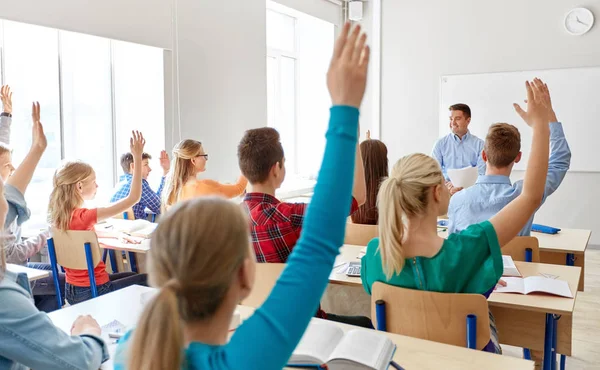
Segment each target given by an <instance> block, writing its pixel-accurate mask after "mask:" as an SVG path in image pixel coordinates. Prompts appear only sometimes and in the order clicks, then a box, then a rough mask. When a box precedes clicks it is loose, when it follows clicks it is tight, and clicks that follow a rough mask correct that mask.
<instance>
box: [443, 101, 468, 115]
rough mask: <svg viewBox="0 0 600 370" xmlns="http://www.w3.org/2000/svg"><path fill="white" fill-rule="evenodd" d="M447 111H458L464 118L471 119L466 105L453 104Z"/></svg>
mask: <svg viewBox="0 0 600 370" xmlns="http://www.w3.org/2000/svg"><path fill="white" fill-rule="evenodd" d="M448 110H449V111H453V110H458V111H461V112H463V113H464V115H465V118H470V117H471V108H470V107H469V106H468V105H466V104H462V103H460V104H454V105H451V106H450V108H448Z"/></svg>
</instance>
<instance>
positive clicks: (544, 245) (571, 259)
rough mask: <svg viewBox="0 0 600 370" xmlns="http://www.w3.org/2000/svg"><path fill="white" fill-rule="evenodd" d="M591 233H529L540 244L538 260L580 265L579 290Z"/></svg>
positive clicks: (582, 282) (582, 283) (572, 231)
mask: <svg viewBox="0 0 600 370" xmlns="http://www.w3.org/2000/svg"><path fill="white" fill-rule="evenodd" d="M438 234H439V235H440V236H441V237H443V238H447V237H448V231H439V232H438ZM591 235H592V231H591V230H582V229H561V231H560V232H559V233H558V234H554V235H551V234H544V233H536V232H532V233H531V236H535V237H536V238H537V239H538V241H539V244H540V262H542V263H549V264H553V265H569V266H579V267H581V270H582V271H581V279H580V280H579V285H578V288H577V289H578V290H579V291H581V292H583V287H584V272H585V268H584V267H585V250H586V249H587V246H588V242H589V240H590V236H591Z"/></svg>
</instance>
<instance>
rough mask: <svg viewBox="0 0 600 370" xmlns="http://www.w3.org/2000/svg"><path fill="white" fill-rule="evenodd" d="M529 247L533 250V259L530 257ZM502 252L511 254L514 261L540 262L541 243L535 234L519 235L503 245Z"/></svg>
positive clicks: (506, 254)
mask: <svg viewBox="0 0 600 370" xmlns="http://www.w3.org/2000/svg"><path fill="white" fill-rule="evenodd" d="M528 249H530V250H531V259H529V258H528V251H527V250H528ZM502 254H503V255H505V256H511V257H512V259H513V260H514V261H522V262H536V263H539V262H540V244H539V242H538V240H537V238H536V237H534V236H517V237H515V238H514V239H513V240H511V241H510V242H509V243H508V244H506V245H505V246H504V247H502Z"/></svg>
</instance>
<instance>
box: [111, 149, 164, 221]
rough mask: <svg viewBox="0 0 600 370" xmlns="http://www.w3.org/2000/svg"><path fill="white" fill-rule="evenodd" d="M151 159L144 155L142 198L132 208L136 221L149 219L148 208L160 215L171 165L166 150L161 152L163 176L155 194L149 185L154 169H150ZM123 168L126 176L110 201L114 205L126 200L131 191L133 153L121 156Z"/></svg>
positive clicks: (121, 179)
mask: <svg viewBox="0 0 600 370" xmlns="http://www.w3.org/2000/svg"><path fill="white" fill-rule="evenodd" d="M151 159H152V156H151V155H150V154H148V153H143V154H142V165H143V167H142V198H141V199H140V202H139V203H137V204H136V205H134V206H133V207H132V208H133V214H134V216H135V218H136V219H145V218H146V217H147V215H146V208H148V209H149V210H150V211H152V212H153V213H154V214H160V196H161V193H162V189H163V187H164V185H165V176H167V173H169V169H170V167H171V164H170V162H169V156H168V154H167V152H166V151H164V150H163V151H161V152H160V166H161V167H162V169H163V176H162V179H161V180H160V186H159V187H158V190H157V191H156V192H154V190H152V188H151V187H150V184H148V175H150V172H151V171H152V168H150V160H151ZM121 168H123V172H124V174H123V175H122V176H121V178H120V179H119V183H118V184H117V186H116V191H115V194H114V195H113V196H112V198H111V199H110V201H111V202H113V203H114V202H116V201H119V200H121V199H123V198H126V197H127V195H128V194H129V191H130V190H131V181H132V179H133V175H132V173H133V155H131V153H125V154H123V155H122V156H121Z"/></svg>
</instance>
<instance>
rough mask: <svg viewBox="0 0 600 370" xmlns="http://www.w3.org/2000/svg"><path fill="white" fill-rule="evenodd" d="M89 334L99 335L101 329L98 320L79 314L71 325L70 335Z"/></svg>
mask: <svg viewBox="0 0 600 370" xmlns="http://www.w3.org/2000/svg"><path fill="white" fill-rule="evenodd" d="M82 334H91V335H96V336H98V337H99V336H100V335H101V334H102V329H101V328H100V325H98V322H97V321H96V320H94V318H93V317H91V316H90V315H85V316H79V317H78V318H77V319H76V320H75V322H74V323H73V326H72V327H71V335H82Z"/></svg>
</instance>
